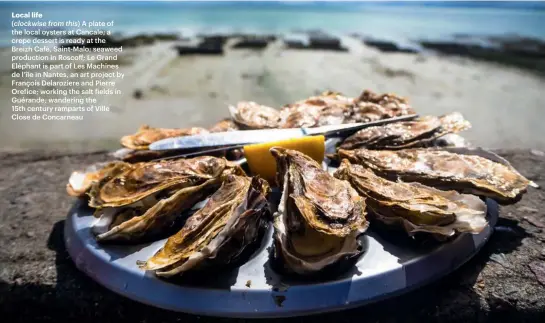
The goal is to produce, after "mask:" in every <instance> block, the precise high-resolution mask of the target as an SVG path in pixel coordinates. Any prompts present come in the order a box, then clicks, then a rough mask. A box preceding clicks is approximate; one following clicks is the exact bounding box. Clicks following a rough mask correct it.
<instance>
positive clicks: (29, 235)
mask: <svg viewBox="0 0 545 323" xmlns="http://www.w3.org/2000/svg"><path fill="white" fill-rule="evenodd" d="M26 236H27V237H28V238H34V237H35V236H36V234H34V232H32V231H29V232H27V233H26Z"/></svg>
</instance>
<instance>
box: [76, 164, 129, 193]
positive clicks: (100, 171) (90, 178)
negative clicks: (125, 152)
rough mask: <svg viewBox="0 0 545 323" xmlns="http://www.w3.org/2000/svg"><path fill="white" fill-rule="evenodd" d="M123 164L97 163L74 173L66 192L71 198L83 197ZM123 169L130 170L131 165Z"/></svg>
mask: <svg viewBox="0 0 545 323" xmlns="http://www.w3.org/2000/svg"><path fill="white" fill-rule="evenodd" d="M121 164H124V163H123V162H119V161H118V162H105V163H96V164H93V165H91V166H89V167H87V168H86V169H85V170H81V171H75V172H72V174H71V175H70V178H69V179H68V184H66V192H67V193H68V195H70V196H76V197H83V196H85V194H86V193H87V192H89V190H90V189H91V186H92V185H93V184H95V183H97V182H98V181H100V180H101V179H102V178H104V176H106V174H108V173H109V172H110V170H111V169H112V168H114V167H116V166H117V167H120V166H119V165H121ZM123 167H127V168H130V167H131V166H130V165H123Z"/></svg>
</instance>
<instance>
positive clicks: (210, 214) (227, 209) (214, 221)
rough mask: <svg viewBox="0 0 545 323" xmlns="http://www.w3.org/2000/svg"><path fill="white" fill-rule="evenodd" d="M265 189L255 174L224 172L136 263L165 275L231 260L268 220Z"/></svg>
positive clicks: (267, 186) (255, 238)
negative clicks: (202, 200) (201, 202)
mask: <svg viewBox="0 0 545 323" xmlns="http://www.w3.org/2000/svg"><path fill="white" fill-rule="evenodd" d="M269 192H270V188H269V185H268V184H267V182H266V181H264V180H262V179H260V178H258V177H254V178H249V177H245V176H228V177H227V180H226V181H225V182H224V183H223V185H222V187H221V188H220V189H219V190H218V191H217V192H216V193H214V194H213V195H212V196H211V197H210V200H209V201H208V202H207V203H206V205H205V206H204V207H203V208H202V209H200V210H199V211H197V212H196V213H195V214H193V215H192V216H191V217H190V218H189V219H188V220H187V222H186V223H185V225H184V227H183V228H182V229H181V230H180V231H179V232H178V233H176V234H175V235H173V236H172V237H170V238H169V239H168V240H167V242H166V244H165V246H164V247H163V248H162V249H161V250H159V251H158V252H157V253H156V254H155V255H154V256H153V257H151V258H150V259H149V260H148V261H146V262H145V263H141V264H139V265H140V267H141V268H142V269H145V270H152V271H154V272H155V274H156V275H158V276H166V277H168V276H173V275H177V274H181V273H183V272H186V271H188V270H193V269H198V268H200V267H202V266H204V265H206V262H208V261H210V262H212V261H213V262H214V263H215V264H227V263H230V262H233V261H235V259H236V258H237V257H238V256H239V255H240V254H241V253H242V251H243V250H244V249H245V248H246V247H248V246H249V245H250V244H251V243H252V242H254V241H256V240H257V239H258V237H259V233H260V231H262V229H264V228H265V227H266V226H267V224H268V221H269V220H270V219H269V218H270V210H269V205H268V202H267V196H268V194H269Z"/></svg>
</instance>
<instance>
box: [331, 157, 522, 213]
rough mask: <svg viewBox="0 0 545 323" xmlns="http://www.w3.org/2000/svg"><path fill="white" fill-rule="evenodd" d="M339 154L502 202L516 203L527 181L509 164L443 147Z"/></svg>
mask: <svg viewBox="0 0 545 323" xmlns="http://www.w3.org/2000/svg"><path fill="white" fill-rule="evenodd" d="M338 153H339V157H340V158H341V159H342V158H347V159H348V160H350V162H352V163H354V164H360V165H364V166H366V167H369V168H370V169H372V170H373V171H374V172H375V173H376V174H377V175H379V176H382V177H386V178H390V179H393V180H396V179H401V180H403V181H408V182H420V183H422V184H425V185H428V186H432V187H436V188H440V189H453V190H456V191H459V192H462V193H469V194H474V195H478V196H486V197H490V198H492V199H494V200H496V201H497V202H498V203H501V204H512V203H515V202H517V201H518V200H519V199H520V198H521V197H522V195H523V194H524V193H525V192H526V189H527V187H528V185H529V183H530V181H528V180H527V179H526V178H525V177H524V176H522V175H520V174H519V173H518V172H517V171H516V170H515V169H514V168H513V167H512V166H510V165H505V164H500V163H497V162H493V161H491V160H489V159H486V158H483V157H480V156H477V155H465V154H457V153H452V152H449V151H447V150H442V149H404V150H395V151H394V150H368V149H356V150H344V149H339V152H338Z"/></svg>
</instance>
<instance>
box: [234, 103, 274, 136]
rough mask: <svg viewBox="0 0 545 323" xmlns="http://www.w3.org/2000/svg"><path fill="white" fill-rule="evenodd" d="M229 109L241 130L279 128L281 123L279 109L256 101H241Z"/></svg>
mask: <svg viewBox="0 0 545 323" xmlns="http://www.w3.org/2000/svg"><path fill="white" fill-rule="evenodd" d="M229 111H230V112H231V118H232V119H233V121H234V122H235V123H236V124H237V126H238V127H240V129H241V130H246V129H269V128H278V127H279V125H280V112H279V111H278V110H276V109H274V108H271V107H267V106H264V105H260V104H257V103H255V102H251V101H243V102H239V103H238V104H237V106H236V107H234V106H229Z"/></svg>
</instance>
